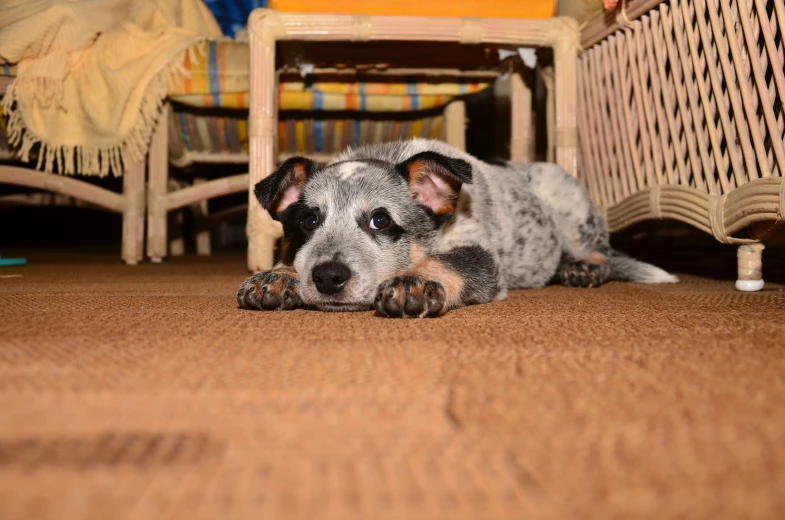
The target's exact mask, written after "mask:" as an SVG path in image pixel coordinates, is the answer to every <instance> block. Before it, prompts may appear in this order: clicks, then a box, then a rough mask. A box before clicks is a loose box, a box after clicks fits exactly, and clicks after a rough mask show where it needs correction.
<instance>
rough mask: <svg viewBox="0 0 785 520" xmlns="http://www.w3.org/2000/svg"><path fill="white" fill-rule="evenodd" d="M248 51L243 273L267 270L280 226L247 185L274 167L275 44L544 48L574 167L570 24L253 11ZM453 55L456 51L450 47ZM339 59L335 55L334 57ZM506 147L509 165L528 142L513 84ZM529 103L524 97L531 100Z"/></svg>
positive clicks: (558, 147)
mask: <svg viewBox="0 0 785 520" xmlns="http://www.w3.org/2000/svg"><path fill="white" fill-rule="evenodd" d="M248 29H249V34H250V44H251V89H250V116H249V137H250V157H249V159H250V166H249V169H250V175H249V188H250V189H249V205H248V222H247V235H248V268H249V269H250V270H251V271H258V270H263V269H269V268H270V267H272V265H273V257H274V247H275V242H276V240H277V239H278V238H279V237H280V236H281V228H280V224H279V223H277V222H275V221H274V220H272V218H271V217H270V215H269V214H268V213H267V212H266V211H264V210H263V209H262V208H261V207H259V205H258V203H256V201H255V200H253V186H254V185H255V184H256V183H257V182H259V181H260V180H261V179H263V178H264V177H266V176H267V175H269V174H270V173H271V172H272V171H273V168H274V166H275V164H276V161H277V158H278V157H277V152H276V143H277V135H276V132H277V127H278V113H277V104H276V92H277V82H276V81H275V77H276V43H277V42H278V41H283V40H302V41H324V42H336V41H337V42H373V41H384V42H389V45H395V44H396V42H400V41H422V42H429V41H430V42H454V43H455V44H456V45H460V44H478V43H493V44H498V45H507V46H520V47H524V46H525V47H550V48H552V49H553V54H554V65H555V81H554V97H555V103H554V105H555V115H554V120H555V122H554V125H555V126H554V140H555V159H556V162H558V163H559V164H560V165H562V166H563V167H564V168H565V169H567V170H568V171H570V172H572V173H577V168H578V142H577V141H578V140H577V80H576V74H577V69H576V60H577V52H578V48H579V43H578V30H577V24H576V23H575V22H574V21H573V20H571V19H566V18H550V19H545V20H524V19H497V18H485V19H479V18H427V17H403V16H366V15H330V14H293V13H281V12H276V11H272V10H267V9H257V10H255V11H254V12H253V13H252V14H251V16H250V18H249V21H248ZM456 52H460V49H459V48H456ZM335 59H336V60H340V56H336V57H335ZM512 94H513V95H512V99H511V104H512V114H513V120H512V142H511V151H512V153H511V155H512V157H513V158H514V159H521V158H525V153H526V143H527V142H528V141H529V139H528V135H527V132H528V131H529V128H528V125H525V122H526V120H527V118H526V115H525V114H526V113H527V112H528V110H527V108H526V106H525V102H524V100H525V99H526V90H525V89H524V88H523V85H522V82H520V81H515V82H514V84H513V88H512ZM530 99H531V98H528V100H529V101H530Z"/></svg>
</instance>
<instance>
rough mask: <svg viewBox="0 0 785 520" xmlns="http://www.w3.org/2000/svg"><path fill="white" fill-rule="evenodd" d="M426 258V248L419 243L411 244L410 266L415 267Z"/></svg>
mask: <svg viewBox="0 0 785 520" xmlns="http://www.w3.org/2000/svg"><path fill="white" fill-rule="evenodd" d="M423 258H425V246H424V245H422V244H420V243H419V242H412V243H410V244H409V262H410V263H409V265H415V264H417V263H418V262H420V261H422V259H423Z"/></svg>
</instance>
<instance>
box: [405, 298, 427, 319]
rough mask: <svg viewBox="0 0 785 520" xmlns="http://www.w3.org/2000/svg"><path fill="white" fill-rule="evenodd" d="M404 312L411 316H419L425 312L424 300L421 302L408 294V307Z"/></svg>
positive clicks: (406, 306)
mask: <svg viewBox="0 0 785 520" xmlns="http://www.w3.org/2000/svg"><path fill="white" fill-rule="evenodd" d="M403 310H404V311H406V314H408V315H410V316H419V315H420V314H422V311H423V304H422V300H419V299H418V298H417V297H415V296H414V295H413V294H411V293H409V294H407V295H406V305H404V307H403Z"/></svg>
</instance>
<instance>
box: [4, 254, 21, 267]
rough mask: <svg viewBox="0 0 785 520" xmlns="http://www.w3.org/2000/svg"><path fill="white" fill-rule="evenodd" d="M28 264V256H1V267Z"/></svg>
mask: <svg viewBox="0 0 785 520" xmlns="http://www.w3.org/2000/svg"><path fill="white" fill-rule="evenodd" d="M19 265H27V258H3V257H2V256H0V267H16V266H19Z"/></svg>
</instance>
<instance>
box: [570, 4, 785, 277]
mask: <svg viewBox="0 0 785 520" xmlns="http://www.w3.org/2000/svg"><path fill="white" fill-rule="evenodd" d="M784 33H785V3H784V2H783V0H669V1H666V2H660V1H639V2H631V3H630V5H629V7H626V8H624V9H623V10H621V11H618V13H617V15H616V17H615V19H614V18H613V17H611V16H610V15H605V16H602V17H599V18H597V19H595V20H593V21H592V22H590V23H589V24H588V25H587V26H586V27H585V28H584V30H583V31H582V42H581V43H582V46H583V48H584V50H583V52H582V55H581V60H580V101H581V102H580V107H581V109H580V128H581V132H580V135H581V150H582V155H583V157H582V158H583V161H582V164H583V175H584V176H585V179H586V183H587V185H588V188H589V190H590V192H591V195H592V197H593V198H594V200H595V201H596V202H597V203H598V204H599V205H600V206H601V207H602V208H604V210H605V212H606V215H607V220H608V224H609V227H610V228H611V230H612V231H615V230H619V229H622V228H625V227H628V226H630V225H632V224H635V223H637V222H640V221H642V220H646V219H675V220H679V221H681V222H685V223H687V224H690V225H692V226H694V227H696V228H698V229H700V230H703V231H705V232H706V233H709V234H711V235H713V236H714V237H715V238H716V239H717V240H718V241H720V242H723V243H726V244H733V245H736V246H738V281H737V284H736V286H737V288H738V289H740V290H759V289H762V288H763V278H762V264H761V254H762V251H763V248H764V244H765V243H767V242H769V241H773V240H775V239H776V238H777V237H776V235H778V234H779V232H780V231H782V228H783V226H782V223H783V212H785V183H783V181H782V176H783V171H785V144H783V136H784V135H785V107H783V100H785V59H784V58H783V42H782V35H783V34H784Z"/></svg>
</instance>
